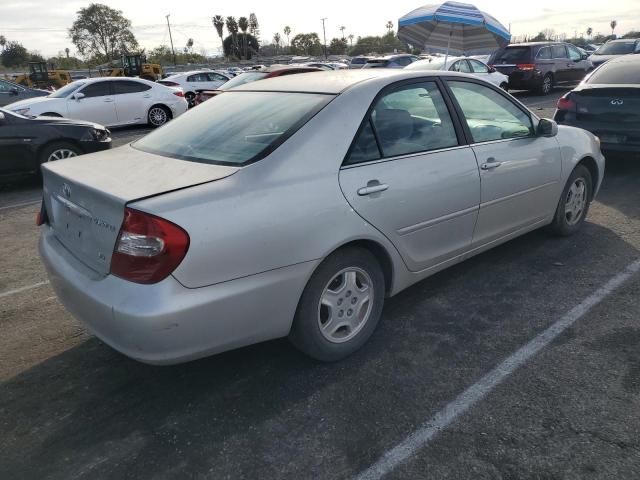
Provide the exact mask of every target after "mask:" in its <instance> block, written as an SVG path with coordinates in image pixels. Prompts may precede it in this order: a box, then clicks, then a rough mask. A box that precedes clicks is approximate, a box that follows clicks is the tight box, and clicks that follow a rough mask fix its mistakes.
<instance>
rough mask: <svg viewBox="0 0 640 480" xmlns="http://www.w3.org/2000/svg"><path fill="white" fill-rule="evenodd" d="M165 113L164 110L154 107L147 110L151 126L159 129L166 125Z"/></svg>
mask: <svg viewBox="0 0 640 480" xmlns="http://www.w3.org/2000/svg"><path fill="white" fill-rule="evenodd" d="M167 119H168V118H167V112H166V111H165V110H164V108H160V107H154V108H152V109H151V110H149V121H150V122H151V124H152V125H155V126H156V127H159V126H161V125H164V124H165V123H167Z"/></svg>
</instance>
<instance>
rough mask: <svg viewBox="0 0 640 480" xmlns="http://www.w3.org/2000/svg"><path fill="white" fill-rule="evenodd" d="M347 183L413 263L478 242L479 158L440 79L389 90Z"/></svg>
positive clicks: (345, 170)
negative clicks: (459, 128)
mask: <svg viewBox="0 0 640 480" xmlns="http://www.w3.org/2000/svg"><path fill="white" fill-rule="evenodd" d="M340 186H341V188H342V191H343V193H344V195H345V197H346V198H347V200H348V201H349V203H350V204H351V206H352V207H353V208H354V210H356V211H357V212H358V214H359V215H360V216H362V217H363V218H364V219H365V220H366V221H367V222H369V223H370V224H372V225H373V226H374V227H376V228H377V229H378V230H380V231H381V232H382V233H383V234H384V235H385V236H386V237H387V238H388V239H389V240H391V242H393V243H394V245H395V246H396V248H397V249H398V251H399V252H400V254H401V255H402V258H403V259H404V261H405V263H406V265H407V267H408V268H409V269H410V270H411V271H420V270H425V269H427V268H430V267H435V266H437V265H439V264H441V263H443V262H445V261H446V260H447V259H449V258H452V257H455V256H457V255H459V254H461V253H463V252H464V251H466V250H467V249H468V248H469V247H470V245H471V239H472V235H473V228H474V225H475V223H476V218H477V214H478V204H479V201H480V179H479V173H478V166H477V163H476V159H475V156H474V154H473V151H472V150H471V148H470V147H468V146H461V143H460V142H459V140H458V137H457V135H456V129H455V128H454V124H453V121H452V118H451V116H450V114H449V111H448V109H447V105H446V104H445V101H444V99H443V96H442V94H441V91H440V89H439V87H438V85H437V84H436V82H434V81H423V82H421V83H412V84H409V85H403V86H399V87H395V88H391V89H388V90H386V91H385V93H384V94H383V95H382V96H381V97H380V99H379V100H378V101H377V103H376V105H375V106H374V108H373V109H372V111H371V114H370V117H369V118H366V119H365V122H364V123H363V126H362V127H361V131H360V132H359V134H358V136H357V137H356V140H355V141H354V144H353V146H352V148H351V151H350V153H349V155H348V157H347V159H346V160H345V163H344V165H343V167H342V169H341V171H340Z"/></svg>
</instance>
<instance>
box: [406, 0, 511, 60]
mask: <svg viewBox="0 0 640 480" xmlns="http://www.w3.org/2000/svg"><path fill="white" fill-rule="evenodd" d="M398 37H399V38H400V39H401V40H404V41H405V42H407V43H408V44H410V45H413V46H414V47H419V48H428V49H429V50H430V51H431V52H434V53H435V52H440V53H446V54H447V56H448V55H449V53H452V54H453V53H456V54H462V55H473V54H482V53H490V52H492V51H494V50H497V49H498V48H502V47H504V46H506V45H507V44H508V43H509V41H510V40H511V34H510V33H509V31H508V30H507V29H506V28H504V26H503V25H502V24H501V23H500V22H498V21H497V20H496V19H495V18H493V17H492V16H491V15H489V14H487V13H485V12H482V11H480V10H478V8H476V6H475V5H470V4H468V3H459V2H444V3H443V4H441V5H426V6H424V7H420V8H417V9H415V10H414V11H412V12H410V13H408V14H407V15H405V16H404V17H402V18H401V19H400V20H399V21H398Z"/></svg>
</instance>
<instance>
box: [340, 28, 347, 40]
mask: <svg viewBox="0 0 640 480" xmlns="http://www.w3.org/2000/svg"><path fill="white" fill-rule="evenodd" d="M346 29H347V27H345V26H344V25H342V26H341V27H340V33H342V40H344V39H345V38H344V31H345V30H346Z"/></svg>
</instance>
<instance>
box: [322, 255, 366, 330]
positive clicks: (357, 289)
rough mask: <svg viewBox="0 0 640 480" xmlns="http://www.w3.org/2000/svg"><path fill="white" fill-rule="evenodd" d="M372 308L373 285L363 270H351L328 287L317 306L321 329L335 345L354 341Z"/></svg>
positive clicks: (342, 272) (337, 277)
mask: <svg viewBox="0 0 640 480" xmlns="http://www.w3.org/2000/svg"><path fill="white" fill-rule="evenodd" d="M372 308H373V282H372V281H371V277H370V276H369V274H368V273H367V272H365V271H364V270H362V269H360V268H357V267H349V268H345V269H343V270H341V271H340V272H338V273H337V274H336V275H335V276H334V277H333V278H332V279H331V280H330V281H329V283H327V285H326V286H325V288H324V290H323V292H322V296H321V297H320V305H319V306H318V326H319V327H320V332H321V333H322V336H323V337H324V338H326V339H327V340H329V341H330V342H332V343H343V342H346V341H348V340H351V339H352V338H353V337H354V336H356V335H357V334H358V332H359V331H360V330H362V328H363V327H364V326H365V324H366V323H367V320H369V316H370V315H371V310H372Z"/></svg>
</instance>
